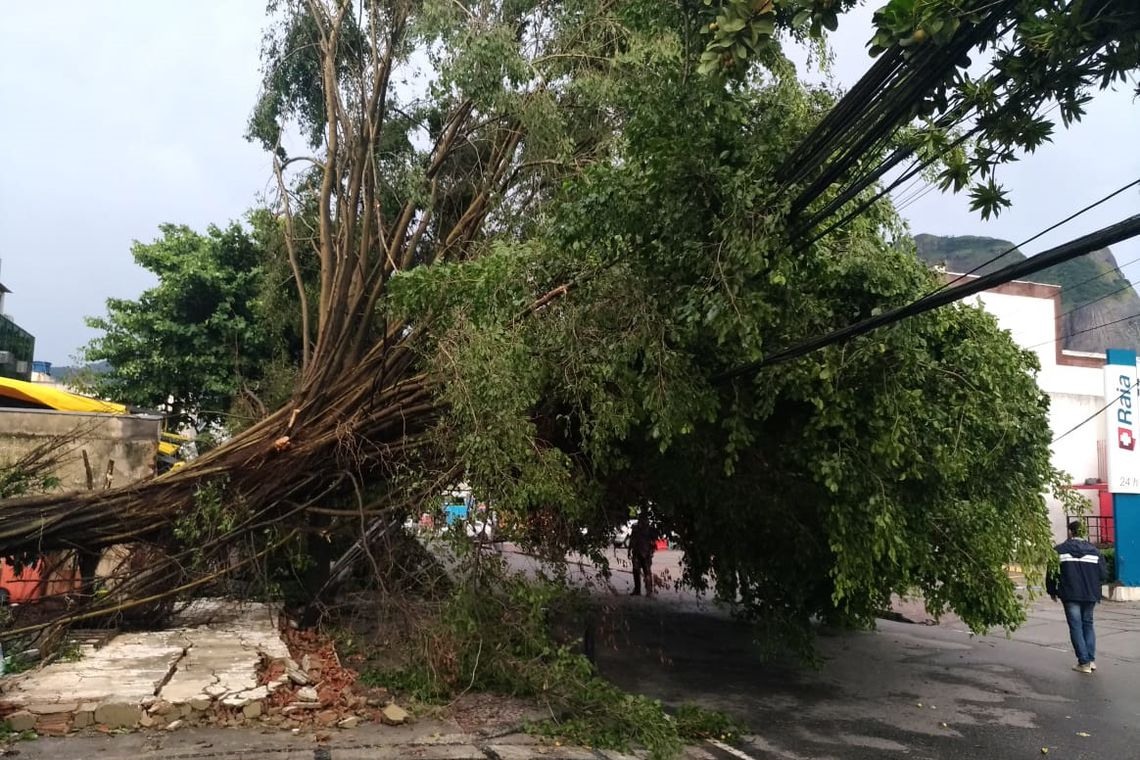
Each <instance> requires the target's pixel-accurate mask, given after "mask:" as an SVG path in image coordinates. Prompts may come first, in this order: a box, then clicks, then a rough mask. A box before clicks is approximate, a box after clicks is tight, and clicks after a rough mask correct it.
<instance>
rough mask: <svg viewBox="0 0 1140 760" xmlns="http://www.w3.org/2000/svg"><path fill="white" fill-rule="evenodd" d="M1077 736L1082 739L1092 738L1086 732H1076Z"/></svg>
mask: <svg viewBox="0 0 1140 760" xmlns="http://www.w3.org/2000/svg"><path fill="white" fill-rule="evenodd" d="M1077 736H1084V737H1089V736H1092V734H1090V733H1086V732H1084V731H1078V732H1077Z"/></svg>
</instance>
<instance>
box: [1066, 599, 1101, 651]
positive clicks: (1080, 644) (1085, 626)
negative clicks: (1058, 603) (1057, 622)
mask: <svg viewBox="0 0 1140 760" xmlns="http://www.w3.org/2000/svg"><path fill="white" fill-rule="evenodd" d="M1064 605H1065V620H1067V621H1068V622H1069V637H1070V638H1071V639H1072V640H1073V651H1074V652H1076V654H1077V662H1078V663H1079V664H1081V665H1087V664H1088V663H1090V662H1093V661H1094V660H1096V631H1094V630H1093V608H1095V607H1096V602H1064Z"/></svg>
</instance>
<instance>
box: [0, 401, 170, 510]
mask: <svg viewBox="0 0 1140 760" xmlns="http://www.w3.org/2000/svg"><path fill="white" fill-rule="evenodd" d="M76 430H79V431H81V435H80V438H79V440H78V441H77V442H76V443H75V444H73V445H72V446H71V447H70V449H69V451H68V452H67V453H66V454H65V455H64V457H63V460H62V461H61V462H60V465H59V467H58V469H57V471H56V473H55V475H56V477H58V478H59V479H60V488H61V489H62V490H64V491H84V490H86V489H87V468H86V467H85V466H84V463H83V453H82V452H83V451H84V450H86V452H87V457H88V460H89V461H90V463H91V471H92V475H93V476H94V485H95V488H97V489H102V488H103V485H104V478H105V476H106V473H107V463H108V462H111V461H113V462H114V463H115V466H114V476H113V477H114V481H113V482H114V485H117V486H120V485H125V484H127V483H133V482H135V481H136V480H141V479H143V478H147V477H151V476H152V475H154V466H155V457H156V456H157V454H158V439H159V435H160V434H161V431H162V420H161V419H160V418H157V417H137V416H127V415H114V414H91V413H83V412H58V411H54V410H50V409H0V462H12V461H15V460H17V459H19V458H20V457H21V456H23V455H24V454H27V453H28V452H29V451H31V450H32V449H34V448H35V447H36V446H39V445H41V444H43V443H44V442H45V441H46V440H49V439H51V438H53V437H56V436H61V435H67V434H68V433H71V432H73V431H76Z"/></svg>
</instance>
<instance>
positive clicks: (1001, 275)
mask: <svg viewBox="0 0 1140 760" xmlns="http://www.w3.org/2000/svg"><path fill="white" fill-rule="evenodd" d="M1137 235H1140V214H1138V215H1135V216H1131V217H1129V218H1127V219H1124V220H1123V221H1120V222H1117V223H1116V224H1113V225H1110V226H1108V227H1105V228H1103V229H1100V230H1097V231H1096V232H1092V233H1089V234H1088V235H1084V236H1082V237H1079V238H1077V239H1076V240H1072V241H1070V242H1068V243H1065V244H1063V245H1059V246H1057V247H1055V248H1051V249H1050V250H1048V251H1045V252H1043V253H1040V254H1038V255H1036V256H1033V257H1031V258H1028V259H1025V260H1024V261H1018V262H1016V263H1013V264H1010V265H1008V266H1005V267H1002V268H1001V269H999V270H997V271H996V272H992V273H990V274H987V275H983V276H981V277H978V278H977V279H975V280H972V281H970V282H966V283H963V284H961V285H958V286H956V287H953V288H947V289H945V290H940V291H937V292H935V293H931V294H928V295H926V296H923V297H922V298H919V299H917V300H916V301H912V302H910V303H907V304H904V305H903V306H899V307H897V308H894V309H890V310H888V311H885V312H883V313H882V314H877V315H875V316H872V317H868V318H867V319H864V320H861V321H859V322H856V323H855V324H852V325H848V326H846V327H841V328H839V329H837V330H833V331H831V332H828V333H825V334H823V335H820V336H817V337H815V338H810V339H808V340H804V341H801V342H799V343H795V344H793V345H791V346H788V347H787V348H784V349H782V350H780V351H777V352H774V353H772V354H769V355H768V356H765V357H764V358H763V359H759V360H757V361H754V362H749V363H748V364H745V365H743V366H740V367H737V368H735V369H731V370H728V371H726V372H723V373H721V374H719V375H717V376H715V377H714V378H713V379H714V380H715V381H718V382H723V381H726V380H731V379H733V378H737V377H742V376H744V375H751V374H755V373H756V372H758V371H760V370H761V369H764V368H766V367H770V366H773V365H776V364H782V363H784V362H788V361H791V360H793V359H798V358H799V357H801V356H805V355H807V354H810V353H812V352H813V351H817V350H819V349H821V348H824V347H826V346H831V345H834V344H836V343H841V342H846V341H849V340H851V339H853V338H856V337H858V336H860V335H865V334H867V333H869V332H871V331H872V330H877V329H878V328H880V327H885V326H887V325H890V324H894V323H895V322H901V321H902V320H904V319H909V318H911V317H915V316H918V315H919V314H924V313H925V312H928V311H931V310H933V309H937V308H939V307H941V306H945V305H947V304H950V303H954V302H955V301H960V300H962V299H963V298H967V297H969V296H972V295H974V294H975V293H981V292H983V291H986V290H989V289H991V288H993V287H996V286H998V285H1002V284H1004V283H1007V282H1012V281H1013V280H1017V279H1021V278H1023V277H1026V276H1027V275H1030V274H1033V273H1035V272H1039V271H1041V270H1042V269H1047V268H1049V267H1051V266H1056V265H1057V264H1061V263H1063V262H1066V261H1070V260H1072V259H1075V258H1077V257H1079V256H1085V255H1087V254H1089V253H1092V252H1093V251H1095V250H1098V249H1100V248H1104V247H1105V246H1108V245H1112V244H1114V243H1119V242H1121V241H1122V240H1128V239H1129V238H1132V237H1135V236H1137Z"/></svg>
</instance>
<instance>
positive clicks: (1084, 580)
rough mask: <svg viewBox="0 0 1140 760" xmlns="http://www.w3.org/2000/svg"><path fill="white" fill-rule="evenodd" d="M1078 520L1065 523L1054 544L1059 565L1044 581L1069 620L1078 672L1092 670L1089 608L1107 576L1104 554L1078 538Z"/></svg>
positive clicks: (1092, 633) (1092, 634)
mask: <svg viewBox="0 0 1140 760" xmlns="http://www.w3.org/2000/svg"><path fill="white" fill-rule="evenodd" d="M1080 532H1081V523H1080V521H1079V520H1073V521H1072V522H1071V523H1069V539H1068V540H1067V541H1065V542H1064V543H1060V544H1057V546H1056V549H1057V554H1059V555H1060V558H1061V565H1060V569H1059V570H1058V572H1057V573H1055V574H1053V573H1050V575H1049V577H1048V578H1047V579H1046V581H1045V589H1046V591H1048V592H1049V597H1050V598H1051V599H1052V600H1053V601H1057V597H1060V598H1061V603H1062V604H1063V605H1065V620H1066V621H1068V623H1069V636H1070V638H1071V639H1072V641H1073V651H1074V652H1075V653H1076V655H1077V664H1076V667H1074V668H1073V670H1075V671H1077V672H1078V673H1092V672H1093V671H1095V670H1096V631H1094V630H1093V609H1094V608H1095V607H1096V603H1097V602H1099V601H1100V587H1101V584H1102V583H1104V582H1105V581H1106V580H1107V578H1108V572H1107V570H1108V568H1107V567H1106V566H1105V562H1104V557H1102V556H1101V555H1100V552H1099V551H1097V548H1096V547H1095V546H1093V545H1092V544H1090V543H1089V542H1088V541H1085V540H1084V539H1083V538H1080Z"/></svg>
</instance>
